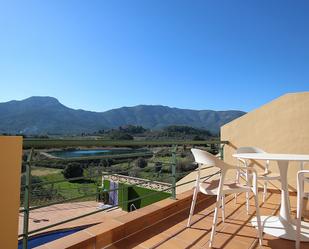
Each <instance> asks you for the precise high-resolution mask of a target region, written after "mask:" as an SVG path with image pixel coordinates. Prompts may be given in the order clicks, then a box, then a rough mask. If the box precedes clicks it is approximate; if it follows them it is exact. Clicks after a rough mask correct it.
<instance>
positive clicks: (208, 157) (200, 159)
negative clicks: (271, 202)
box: [187, 149, 263, 247]
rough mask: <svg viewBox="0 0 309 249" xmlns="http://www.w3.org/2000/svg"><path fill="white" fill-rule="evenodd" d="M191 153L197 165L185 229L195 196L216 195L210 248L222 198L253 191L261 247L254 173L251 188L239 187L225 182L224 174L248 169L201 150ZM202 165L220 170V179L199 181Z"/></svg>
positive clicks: (193, 206)
mask: <svg viewBox="0 0 309 249" xmlns="http://www.w3.org/2000/svg"><path fill="white" fill-rule="evenodd" d="M191 151H192V153H193V156H194V159H195V162H196V163H197V164H198V173H197V177H196V182H195V188H194V193H193V198H192V203H191V209H190V214H189V219H188V223H187V227H190V226H191V220H192V216H193V213H194V208H195V204H196V199H197V194H198V193H199V192H201V193H203V194H206V195H216V196H217V203H216V208H215V214H214V219H213V224H212V231H211V236H210V241H209V247H212V243H213V239H214V235H215V232H216V226H217V220H218V209H219V207H220V201H221V199H222V197H223V196H225V195H228V194H235V193H247V192H250V191H253V193H254V199H255V206H256V216H257V223H258V237H259V244H260V245H262V232H263V231H262V226H261V218H260V212H259V202H258V191H257V173H256V171H255V170H254V169H252V178H253V181H252V182H253V187H250V186H244V185H240V184H237V183H235V182H227V179H226V173H227V171H228V170H237V169H239V168H242V169H246V170H248V168H245V167H239V166H232V165H229V164H227V163H225V162H223V161H222V160H220V159H218V158H216V157H215V156H213V155H212V154H210V153H208V152H206V151H203V150H199V149H191ZM202 165H207V166H214V167H218V168H220V170H221V173H220V179H219V180H213V181H209V182H205V181H201V174H200V171H201V167H202Z"/></svg>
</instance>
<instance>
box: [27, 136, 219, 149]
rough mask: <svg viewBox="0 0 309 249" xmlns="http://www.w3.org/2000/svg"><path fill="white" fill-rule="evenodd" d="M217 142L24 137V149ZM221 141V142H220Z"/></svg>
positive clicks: (204, 142) (207, 142)
mask: <svg viewBox="0 0 309 249" xmlns="http://www.w3.org/2000/svg"><path fill="white" fill-rule="evenodd" d="M210 143H212V144H218V143H220V141H218V140H211V141H191V140H188V141H187V140H154V141H148V140H143V141H138V140H129V141H128V140H103V139H27V138H25V139H24V143H23V147H24V149H30V148H35V149H51V148H66V147H108V146H112V147H140V146H164V145H165V146H171V145H176V144H177V145H207V144H210ZM221 143H222V142H221Z"/></svg>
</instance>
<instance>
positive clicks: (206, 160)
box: [191, 149, 230, 170]
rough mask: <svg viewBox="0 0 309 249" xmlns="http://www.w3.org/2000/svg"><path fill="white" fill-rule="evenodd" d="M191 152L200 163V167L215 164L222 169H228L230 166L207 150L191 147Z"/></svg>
mask: <svg viewBox="0 0 309 249" xmlns="http://www.w3.org/2000/svg"><path fill="white" fill-rule="evenodd" d="M191 152H192V154H193V156H194V160H195V162H196V163H198V165H199V169H200V167H201V165H207V166H214V167H218V168H220V169H221V170H226V169H228V168H230V167H229V165H228V164H227V163H225V162H224V161H222V160H220V159H219V158H217V157H215V156H214V155H212V154H210V153H209V152H207V151H205V150H200V149H191Z"/></svg>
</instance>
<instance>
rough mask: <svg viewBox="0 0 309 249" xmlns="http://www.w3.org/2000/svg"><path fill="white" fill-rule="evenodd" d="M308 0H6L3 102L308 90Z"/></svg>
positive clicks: (71, 102)
mask: <svg viewBox="0 0 309 249" xmlns="http://www.w3.org/2000/svg"><path fill="white" fill-rule="evenodd" d="M308 13H309V1H305V0H304V1H283V0H280V1H279V0H278V1H275V0H271V1H269V0H259V1H247V0H243V1H240V0H234V1H230V0H227V1H206V0H201V1H189V0H188V1H180V0H175V1H171V0H164V1H163V0H156V1H155V0H152V1H150V0H149V1H148V0H147V1H145V0H142V1H103V0H102V1H77V0H72V1H70V0H66V1H63V0H59V1H56V0H51V1H47V0H46V1H19V2H17V1H5V2H4V1H3V2H1V3H0V84H1V94H0V102H4V101H8V100H12V99H23V98H27V97H29V96H33V95H36V96H38V95H42V96H53V97H56V98H58V99H59V100H60V101H61V102H62V103H63V104H65V105H67V106H70V107H72V108H81V109H87V110H94V111H104V110H108V109H112V108H117V107H121V106H134V105H138V104H162V105H168V106H171V107H179V108H189V109H214V110H228V109H239V110H244V111H250V110H252V109H255V108H257V107H259V106H260V105H263V104H265V103H267V102H268V101H270V100H273V99H274V98H276V97H278V96H280V95H282V94H285V93H288V92H298V91H308V90H309V15H308Z"/></svg>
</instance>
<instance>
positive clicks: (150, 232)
mask: <svg viewBox="0 0 309 249" xmlns="http://www.w3.org/2000/svg"><path fill="white" fill-rule="evenodd" d="M260 199H261V198H260ZM290 199H291V207H292V215H294V214H295V207H296V206H295V203H296V197H294V196H291V198H290ZM226 201H227V203H226V221H225V223H222V222H221V212H219V223H218V227H217V234H216V236H215V241H214V246H213V248H227V249H249V248H250V249H251V248H274V249H288V248H295V247H294V246H295V244H294V242H292V241H288V240H283V239H278V238H276V237H273V236H270V235H267V234H264V239H263V246H262V247H260V246H259V245H258V240H257V230H256V229H255V228H253V227H252V226H251V223H250V220H251V218H252V217H254V212H255V209H254V202H253V198H252V197H251V199H250V213H249V215H247V214H246V209H245V199H244V195H241V196H239V197H238V203H237V204H235V201H234V199H233V198H232V196H229V197H228V198H226ZM279 204H280V195H279V194H274V193H271V194H269V195H268V198H267V201H266V203H265V204H261V205H260V206H261V214H262V215H271V214H275V215H276V214H278V212H279ZM213 210H214V204H213V203H211V204H210V206H209V205H208V207H206V208H205V207H202V208H200V210H197V212H196V213H195V215H194V218H193V222H194V223H193V225H192V227H191V228H186V222H187V218H188V209H187V210H184V211H180V212H179V213H178V214H177V215H174V216H172V217H171V218H167V219H166V220H164V221H160V222H159V223H156V224H154V225H153V226H151V227H149V228H147V229H145V230H143V231H141V232H139V233H136V234H134V235H132V236H130V237H128V238H125V239H123V240H121V241H119V242H117V243H115V244H113V245H110V246H109V247H107V248H108V249H111V248H119V249H120V248H121V249H122V248H139V249H141V248H169V249H170V248H180V249H182V248H208V242H209V237H210V231H211V222H212V219H213ZM301 248H302V249H305V248H308V249H309V243H302V247H301Z"/></svg>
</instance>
